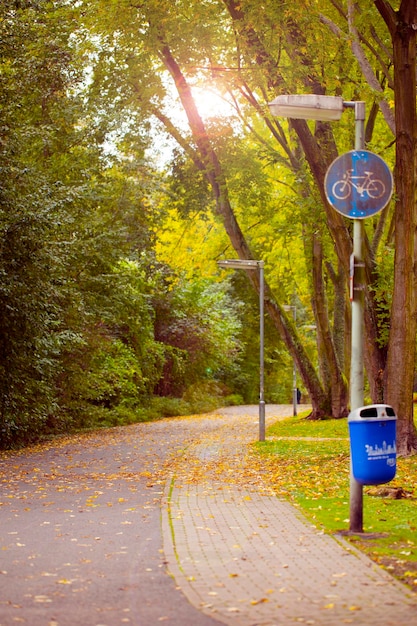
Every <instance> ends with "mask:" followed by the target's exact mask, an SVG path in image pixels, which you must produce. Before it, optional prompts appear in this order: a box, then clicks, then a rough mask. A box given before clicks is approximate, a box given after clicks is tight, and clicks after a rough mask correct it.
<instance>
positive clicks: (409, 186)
mask: <svg viewBox="0 0 417 626" xmlns="http://www.w3.org/2000/svg"><path fill="white" fill-rule="evenodd" d="M375 6H376V7H377V9H378V10H379V12H380V13H381V15H382V17H383V18H384V20H385V22H386V24H387V26H388V29H389V31H390V34H391V38H392V44H393V56H394V95H395V124H396V137H397V142H396V169H395V186H396V197H397V200H396V206H395V263H394V291H393V296H392V308H391V330H390V339H389V346H388V359H387V368H386V372H385V379H386V383H385V385H386V396H385V397H386V401H387V402H388V403H389V404H391V405H392V406H393V407H394V409H395V411H396V414H397V416H398V423H397V426H398V438H397V439H398V452H399V454H403V455H405V454H410V453H413V452H416V451H417V433H416V430H415V427H414V420H413V384H414V365H415V342H416V327H417V317H416V313H417V311H416V226H417V220H416V141H417V117H416V39H417V38H416V24H417V5H416V2H415V0H402V2H401V5H400V9H399V10H398V11H394V10H393V9H392V7H391V5H390V4H389V3H388V2H387V1H386V0H375Z"/></svg>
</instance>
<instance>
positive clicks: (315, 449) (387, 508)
mask: <svg viewBox="0 0 417 626" xmlns="http://www.w3.org/2000/svg"><path fill="white" fill-rule="evenodd" d="M256 448H257V450H258V453H259V454H261V455H262V456H264V458H265V461H266V462H267V464H268V472H269V477H270V480H271V484H272V486H273V488H274V489H275V491H276V493H277V494H278V495H279V496H281V497H286V498H288V499H289V500H291V502H293V504H295V505H296V506H297V507H299V508H300V509H301V510H302V511H303V513H304V514H305V515H306V516H307V517H308V518H309V519H310V520H312V521H313V522H314V523H315V525H316V526H318V527H320V528H322V529H324V530H325V531H327V532H333V533H334V532H346V531H348V529H349V459H350V452H349V433H348V425H347V421H346V420H331V419H329V420H324V421H309V420H306V419H304V418H303V417H300V416H299V417H297V418H289V419H286V420H282V421H279V422H277V423H276V424H274V425H273V426H272V427H270V428H269V429H268V432H267V441H265V442H263V443H257V444H256ZM416 484H417V456H414V457H410V458H404V459H403V458H398V459H397V475H396V477H395V479H394V480H393V481H391V482H390V483H388V484H387V485H381V486H378V487H364V534H363V535H361V534H359V535H356V536H349V537H348V538H349V541H352V542H354V543H355V545H356V546H357V547H359V548H360V549H361V550H363V551H365V552H366V553H367V554H368V555H369V556H371V557H372V558H373V559H374V560H375V561H377V562H379V563H380V564H382V565H383V566H385V567H386V568H388V569H390V570H391V571H392V572H393V573H394V574H395V575H396V576H397V577H399V578H400V579H401V580H402V581H403V582H405V583H407V584H408V585H410V586H411V587H412V588H413V589H414V590H417V516H416V497H417V495H416V494H415V493H414V490H415V488H416V487H415V486H416ZM386 488H387V489H386ZM395 489H397V491H395ZM399 490H400V493H401V495H403V496H405V497H402V498H401V499H393V498H392V497H389V495H392V494H393V493H395V494H396V495H398V493H399ZM381 494H384V495H381Z"/></svg>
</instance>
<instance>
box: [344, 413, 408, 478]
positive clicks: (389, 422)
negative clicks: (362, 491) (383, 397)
mask: <svg viewBox="0 0 417 626" xmlns="http://www.w3.org/2000/svg"><path fill="white" fill-rule="evenodd" d="M396 422H397V416H396V415H395V411H394V409H393V408H392V407H391V406H389V405H387V404H371V405H369V406H362V407H360V408H358V409H355V410H354V411H352V412H351V413H350V414H349V417H348V424H349V435H350V455H351V463H352V473H353V477H354V478H355V479H356V480H357V481H358V483H360V484H361V485H381V484H383V483H388V482H389V481H390V480H392V479H393V478H394V476H395V472H396V469H397V439H396V437H397V435H396Z"/></svg>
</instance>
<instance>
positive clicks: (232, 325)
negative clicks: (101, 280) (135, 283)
mask: <svg viewBox="0 0 417 626" xmlns="http://www.w3.org/2000/svg"><path fill="white" fill-rule="evenodd" d="M171 280H172V277H171V278H170V279H168V280H166V281H165V284H163V283H161V287H162V288H163V289H164V291H160V292H159V295H158V297H155V298H154V307H155V312H156V319H155V337H156V339H157V340H158V341H159V342H161V343H162V344H164V345H165V346H166V348H165V350H166V352H165V354H166V361H165V369H164V373H163V378H162V380H161V381H160V382H159V383H158V385H157V386H156V392H157V393H158V394H159V395H177V396H180V395H182V394H183V392H184V391H185V389H186V388H187V387H189V386H191V385H192V384H194V383H196V382H198V381H200V380H202V379H204V378H207V377H212V378H214V379H220V380H224V379H225V378H226V377H227V372H229V370H231V371H235V369H236V368H237V367H238V363H239V355H240V350H241V346H240V342H239V332H240V320H239V316H238V311H239V304H236V302H234V301H233V300H232V299H231V298H230V297H229V296H228V294H226V293H225V292H224V290H223V288H222V286H221V285H219V284H216V283H213V282H211V281H208V280H207V279H200V280H197V279H195V280H194V281H188V280H185V279H180V280H179V281H178V282H175V283H174V284H173V286H172V287H171V285H172V283H171ZM161 296H162V297H161Z"/></svg>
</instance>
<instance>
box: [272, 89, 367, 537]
mask: <svg viewBox="0 0 417 626" xmlns="http://www.w3.org/2000/svg"><path fill="white" fill-rule="evenodd" d="M268 106H269V109H270V111H271V113H272V114H273V115H274V116H276V117H290V118H294V119H307V120H323V121H337V120H340V118H341V117H342V113H343V110H344V109H345V108H350V109H354V111H355V150H362V149H363V148H364V144H365V142H364V124H365V102H350V101H344V100H343V99H342V98H340V97H338V96H320V95H319V96H318V95H302V94H301V95H281V96H278V97H277V98H275V100H273V101H272V102H271V103H269V105H268ZM363 240H364V224H363V221H362V220H361V219H354V220H353V264H354V268H355V269H356V268H357V270H358V271H357V272H356V273H355V288H354V291H353V294H352V355H351V369H350V409H351V411H352V410H354V409H356V408H359V407H361V406H363V402H364V375H363V328H364V321H363V318H364V285H363V270H362V268H363V265H364V255H363ZM350 531H351V532H358V533H361V532H363V488H362V485H360V484H359V483H358V482H357V481H356V480H355V478H354V477H353V474H352V470H351V479H350Z"/></svg>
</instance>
